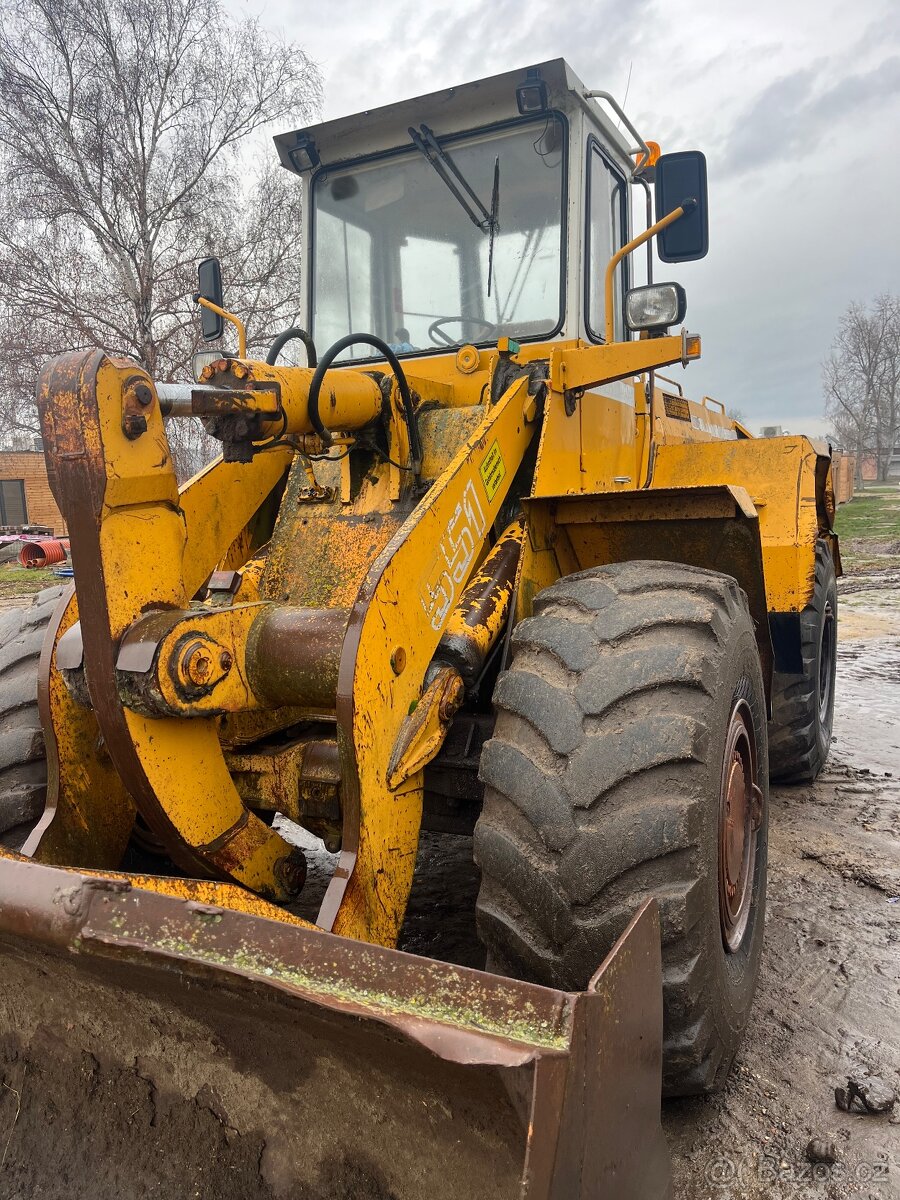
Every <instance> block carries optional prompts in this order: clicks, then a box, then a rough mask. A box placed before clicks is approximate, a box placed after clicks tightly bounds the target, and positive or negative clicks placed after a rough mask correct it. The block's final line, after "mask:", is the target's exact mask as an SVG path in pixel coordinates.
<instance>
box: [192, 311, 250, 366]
mask: <svg viewBox="0 0 900 1200" xmlns="http://www.w3.org/2000/svg"><path fill="white" fill-rule="evenodd" d="M197 303H198V304H202V305H203V307H204V308H208V309H211V310H212V312H214V313H218V314H219V316H220V317H224V318H225V320H226V321H230V322H231V323H232V325H233V326H234V327H235V329H236V330H237V335H238V358H246V357H247V330H246V329H245V328H244V322H243V321H242V320H241V319H240V317H236V316H235V315H234V313H230V312H226V311H225V309H224V308H219V306H218V304H213V302H212V300H207V299H206V297H205V296H198V297H197Z"/></svg>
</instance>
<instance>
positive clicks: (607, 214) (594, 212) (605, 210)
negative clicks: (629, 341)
mask: <svg viewBox="0 0 900 1200" xmlns="http://www.w3.org/2000/svg"><path fill="white" fill-rule="evenodd" d="M586 207H587V234H586V254H585V257H586V266H587V282H586V286H585V300H586V305H585V309H586V315H585V324H586V325H587V329H588V333H589V334H590V336H591V337H592V338H593V339H594V341H598V342H602V341H604V340H605V334H604V329H605V324H606V312H605V304H604V295H603V292H604V287H603V285H604V279H605V277H606V266H607V263H608V262H609V260H610V259H611V258H612V256H613V254H615V252H616V250H618V249H620V248H621V247H622V246H623V245H624V244H625V241H626V237H627V212H626V205H625V180H624V178H623V176H622V175H621V174H620V172H619V171H617V170H616V169H615V167H613V165H612V163H611V162H610V161H609V159H608V158H607V157H606V155H605V154H604V153H603V151H602V149H601V148H600V145H599V143H598V142H597V141H596V140H595V139H594V138H591V139H590V140H589V142H588V171H587V206H586ZM626 271H627V263H625V262H623V263H619V265H618V267H616V274H615V279H614V289H613V295H614V297H615V306H616V311H615V331H616V340H617V341H618V340H620V339H621V338H622V337H623V336H624V320H623V314H622V304H623V297H624V293H625V288H626V287H627V276H626Z"/></svg>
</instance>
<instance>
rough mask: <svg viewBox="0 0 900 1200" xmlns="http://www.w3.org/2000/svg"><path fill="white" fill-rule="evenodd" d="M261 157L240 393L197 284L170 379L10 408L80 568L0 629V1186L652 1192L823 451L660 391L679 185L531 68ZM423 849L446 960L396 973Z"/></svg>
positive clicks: (621, 124)
mask: <svg viewBox="0 0 900 1200" xmlns="http://www.w3.org/2000/svg"><path fill="white" fill-rule="evenodd" d="M275 145H276V149H277V153H278V155H279V157H280V161H281V163H282V165H283V166H284V167H285V168H286V169H287V170H289V171H291V172H293V173H295V174H296V175H297V176H298V179H297V186H298V187H301V186H302V187H303V188H304V201H305V202H304V215H303V227H302V229H300V230H298V253H300V254H301V255H302V262H303V269H304V276H305V296H306V312H305V314H304V315H303V316H301V317H300V318H299V320H300V323H299V324H298V325H296V326H293V327H291V328H290V329H288V330H286V331H285V333H284V334H283V335H281V336H280V337H279V338H278V339H277V340H276V342H275V343H274V344H273V345H272V346H271V348H270V349H269V351H268V353H267V354H266V357H265V360H264V361H263V360H261V359H258V358H252V357H250V356H249V355H248V352H247V333H246V330H245V328H244V325H243V323H242V322H241V320H240V317H239V315H238V314H234V313H231V312H230V311H229V310H228V309H227V307H226V298H225V295H224V292H223V285H222V274H221V270H220V267H219V264H218V262H217V261H216V260H215V259H209V258H208V259H205V260H203V262H201V263H200V267H199V290H198V293H197V297H196V299H197V302H198V316H199V319H200V323H201V327H202V334H203V341H202V343H201V353H200V354H199V355H198V360H197V364H196V368H197V369H196V371H195V381H194V382H163V381H155V380H153V379H151V378H150V377H149V376H148V374H147V372H146V371H145V370H144V369H143V368H142V367H141V366H140V365H138V364H137V363H136V362H134V361H131V360H129V359H126V358H121V357H117V356H116V355H115V353H113V352H109V353H107V352H104V351H103V350H99V349H98V350H91V351H77V352H76V351H70V352H67V353H62V354H61V355H60V356H59V357H57V358H55V359H54V360H53V361H51V362H50V363H49V364H48V365H47V367H46V369H45V370H44V372H43V374H42V376H41V378H40V380H39V383H38V390H37V398H38V406H39V411H40V419H41V428H42V434H43V445H44V452H45V456H46V461H47V468H48V473H49V479H50V483H51V487H52V490H53V494H54V496H55V498H56V501H57V503H58V505H59V508H60V510H61V512H62V514H63V516H64V518H65V521H66V524H67V526H68V531H69V537H70V539H71V553H72V562H73V566H74V572H75V576H74V587H72V586H67V587H65V588H59V589H56V590H50V591H48V592H45V593H42V594H41V595H40V596H38V597H37V598H36V600H35V601H34V603H33V604H32V605H31V607H29V608H24V609H18V610H10V611H6V612H4V613H3V614H2V616H0V729H2V750H0V829H2V839H3V851H2V859H0V947H2V968H0V971H2V973H0V1014H2V1015H0V1022H2V1024H0V1034H2V1037H0V1046H2V1053H3V1058H2V1072H3V1074H2V1081H3V1092H2V1096H0V1146H2V1147H3V1150H2V1165H0V1178H2V1179H3V1184H2V1189H0V1190H2V1192H3V1194H4V1195H22V1196H25V1195H41V1196H43V1197H48V1198H49V1197H57V1196H60V1197H61V1196H63V1195H65V1196H66V1197H71V1196H73V1195H82V1194H83V1195H87V1194H90V1195H92V1196H102V1197H106V1196H116V1197H132V1196H135V1197H137V1196H149V1195H165V1196H198V1197H224V1196H235V1197H237V1196H240V1197H250V1196H252V1197H279V1198H293V1197H304V1198H305V1197H344V1196H347V1197H350V1196H352V1197H379V1198H388V1197H390V1198H395V1200H419V1198H421V1197H427V1198H428V1200H440V1198H442V1197H463V1196H464V1197H469V1198H473V1200H475V1198H482V1197H491V1198H492V1200H493V1198H496V1197H517V1198H524V1197H527V1198H528V1200H550V1198H553V1200H572V1198H581V1200H589V1198H600V1197H616V1198H617V1200H625V1198H629V1197H634V1198H635V1200H637V1198H641V1200H645V1198H656V1197H663V1196H666V1195H669V1194H670V1187H671V1184H670V1168H669V1160H668V1155H667V1150H666V1147H665V1143H664V1140H663V1135H662V1130H661V1125H660V1099H661V1096H662V1095H687V1094H696V1093H703V1092H707V1091H710V1090H712V1089H715V1088H718V1087H719V1086H721V1084H722V1083H723V1081H724V1080H725V1078H726V1075H727V1073H728V1070H729V1066H730V1064H731V1062H732V1060H733V1058H734V1056H735V1053H736V1052H737V1049H738V1046H739V1043H740V1039H741V1035H742V1033H743V1031H744V1030H745V1028H746V1027H747V1025H748V1023H750V1022H751V1021H755V1020H758V1019H759V1015H758V1014H754V1012H753V1010H752V1000H753V993H754V987H755V982H756V977H757V973H758V970H759V962H760V955H761V952H762V945H763V926H764V909H765V892H766V845H767V821H768V787H769V778H770V776H771V777H773V778H776V777H777V778H779V779H784V780H811V779H813V778H814V777H815V776H816V774H817V773H818V771H819V770H820V769H821V767H822V764H823V762H824V760H825V757H826V755H827V753H828V746H829V741H830V736H831V722H832V708H833V695H834V664H835V641H836V607H837V606H836V593H835V576H836V574H837V573H839V571H840V558H839V553H838V543H837V539H836V537H835V535H834V532H833V529H832V523H833V516H834V496H833V490H832V483H831V463H830V456H829V452H828V449H827V447H823V446H817V445H814V444H812V443H811V442H810V441H808V440H807V439H805V438H803V437H790V436H788V437H778V438H773V439H759V438H755V437H753V436H751V434H750V432H749V431H748V430H747V429H746V428H745V427H744V425H743V424H741V423H740V422H739V421H736V420H734V419H732V418H730V417H729V416H728V414H727V412H726V410H725V408H724V406H723V405H722V404H720V403H719V402H717V401H715V400H713V399H711V398H709V397H704V398H703V399H701V400H699V401H697V400H693V399H691V398H689V397H688V396H687V395H685V393H684V390H683V387H682V385H681V383H680V382H678V381H677V379H676V378H675V377H674V376H673V374H672V372H673V371H675V372H679V369H680V368H681V367H685V366H687V365H689V364H690V363H692V362H693V361H694V360H696V359H697V358H698V357H699V355H700V352H701V344H700V338H699V336H697V335H696V334H693V333H690V332H688V331H687V329H686V328H685V327H684V325H683V322H684V317H685V308H686V297H685V293H684V291H683V289H682V288H681V287H680V285H679V284H678V283H677V282H668V281H664V282H659V281H658V279H657V278H656V276H657V275H658V274H659V263H664V264H674V267H673V269H672V271H671V274H676V273H677V264H679V263H682V262H689V261H692V260H695V259H698V258H701V257H703V255H705V254H706V253H707V250H708V244H709V219H708V197H707V181H706V167H705V160H704V158H703V155H702V154H701V153H699V152H695V151H677V152H674V153H665V154H663V153H661V151H660V149H659V147H658V146H657V145H655V144H654V143H651V142H648V141H646V140H645V139H644V138H643V137H642V136H641V134H640V133H639V132H638V131H637V130H636V129H635V128H634V126H633V124H632V123H631V121H630V120H629V119H628V117H627V116H626V115H625V113H624V112H623V111H622V110H621V109H620V107H619V106H618V104H617V103H616V102H615V100H614V99H613V98H612V97H611V96H609V95H608V94H607V93H604V92H596V91H592V90H589V89H587V88H586V87H585V86H584V85H583V84H582V83H581V82H580V81H579V80H578V79H577V78H576V77H575V75H574V74H573V72H572V71H571V70H570V68H569V67H568V66H567V65H566V64H565V63H564V62H563V61H561V60H556V61H550V62H545V63H542V64H540V65H537V66H532V67H529V68H527V69H524V70H521V71H512V72H508V73H505V74H501V75H497V76H494V77H492V78H487V79H482V80H480V81H478V82H475V83H469V84H466V85H463V86H459V87H455V88H450V89H447V90H443V91H440V92H436V93H434V94H431V95H427V96H423V97H419V98H417V99H414V100H408V101H403V102H402V103H397V104H393V105H390V106H388V107H385V108H381V109H376V110H373V111H367V112H364V113H362V114H360V115H357V116H354V117H348V118H342V119H338V120H333V121H329V122H326V123H323V124H319V125H315V126H312V127H310V128H306V129H302V130H298V131H292V132H289V133H285V134H283V135H280V136H278V137H276V138H275ZM666 274H667V275H668V274H669V272H668V271H667V272H666ZM61 349H64V348H61ZM297 362H299V363H301V364H302V365H295V364H296V363H297ZM666 371H668V372H669V375H666V374H665V372H666ZM181 421H199V422H202V424H203V426H204V427H205V429H206V431H207V432H208V433H209V434H210V435H212V437H214V438H215V439H217V440H218V442H219V443H220V444H221V453H220V454H219V456H218V457H217V458H215V459H214V460H213V461H212V462H211V463H210V464H209V465H208V466H207V467H206V468H204V469H203V470H201V471H200V472H199V474H197V475H195V476H194V477H193V478H192V479H189V480H188V481H187V482H186V483H182V484H181V485H180V486H179V483H178V481H177V479H176V474H175V469H174V465H173V457H172V452H171V449H170V442H169V434H170V432H171V430H172V428H173V424H174V423H177V422H181ZM426 838H427V839H430V841H429V846H430V847H431V850H430V854H431V856H432V859H434V858H435V856H436V857H437V859H440V856H441V854H442V853H443V852H444V851H442V849H441V847H449V846H451V845H452V846H455V847H458V846H459V845H463V846H467V845H471V846H472V848H473V849H472V853H473V854H474V860H475V863H476V864H477V868H478V870H479V872H480V890H479V891H478V897H477V902H476V906H475V908H476V911H475V924H476V926H477V934H478V938H479V939H480V944H481V946H482V947H483V958H482V959H481V963H482V964H483V967H484V969H483V970H482V969H476V968H474V967H472V966H471V965H460V964H459V963H455V962H448V961H441V960H440V959H438V958H433V957H426V956H424V955H422V954H410V953H407V952H404V951H403V950H401V949H398V942H400V943H401V944H403V936H404V935H403V929H404V917H405V914H406V910H407V904H408V900H409V897H410V890H411V887H412V885H413V875H414V870H415V868H416V864H417V856H418V855H419V850H420V846H421V845H422V844H423V843H424V839H426ZM461 838H469V839H471V841H470V842H460V839H461ZM319 839H321V840H319ZM313 846H315V847H319V849H318V850H317V851H315V852H314V851H313V850H312V849H310V847H313ZM304 847H305V848H304ZM435 847H436V848H435ZM446 853H447V854H449V853H450V851H449V849H448V850H447V851H446ZM421 866H422V863H421V861H420V868H421ZM317 889H318V890H317ZM443 914H444V909H443V907H441V908H440V909H439V910H436V912H435V921H436V922H437V923H438V924H439V923H440V922H441V921H442V920H444V919H445V918H444V915H443Z"/></svg>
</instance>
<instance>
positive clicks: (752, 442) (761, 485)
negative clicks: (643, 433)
mask: <svg viewBox="0 0 900 1200" xmlns="http://www.w3.org/2000/svg"><path fill="white" fill-rule="evenodd" d="M818 460H819V455H818V454H817V453H816V450H815V448H814V447H813V445H812V443H811V442H810V441H809V440H808V439H807V438H804V437H780V438H742V439H740V440H738V441H718V440H717V441H712V442H709V441H708V442H704V443H703V444H695V445H683V446H676V445H669V446H660V447H659V449H658V451H657V453H656V458H655V463H654V468H653V484H652V486H653V487H660V488H673V487H692V486H703V485H715V484H724V485H732V486H736V485H740V486H742V487H744V488H746V489H747V491H748V493H749V495H750V498H751V499H752V501H753V504H754V506H755V508H756V510H757V512H758V514H759V534H760V541H761V543H762V551H763V563H764V567H765V585H766V595H767V598H768V608H769V611H770V612H799V611H800V610H801V609H802V608H803V607H804V606H805V605H806V603H807V602H808V600H809V597H810V594H811V592H812V586H813V571H814V566H815V542H816V537H817V536H818V534H819V531H820V528H821V527H822V519H821V516H820V512H819V508H818V507H817V492H816V467H817V463H818ZM824 531H825V530H824V529H823V532H824Z"/></svg>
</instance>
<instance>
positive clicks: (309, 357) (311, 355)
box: [266, 325, 319, 367]
mask: <svg viewBox="0 0 900 1200" xmlns="http://www.w3.org/2000/svg"><path fill="white" fill-rule="evenodd" d="M294 338H297V339H298V340H299V341H301V342H302V343H303V345H304V346H305V347H306V362H307V365H308V366H310V367H315V366H316V365H317V364H318V362H319V356H318V355H317V354H316V343H315V342H314V341H313V340H312V338H311V337H310V335H309V334H308V333H307V332H306V330H305V329H301V328H300V326H299V325H292V326H291V327H290V329H286V330H285V331H284V333H279V335H278V337H277V338H276V339H275V341H274V342H273V343H272V345H271V346H270V347H269V353H268V354H267V355H266V362H267V363H268V365H269V366H270V367H274V366H275V364H276V363H277V362H278V355H279V354H280V353H281V352H282V350H283V349H284V348H285V346H286V345H287V344H288V342H290V341H292V340H293V339H294Z"/></svg>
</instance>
